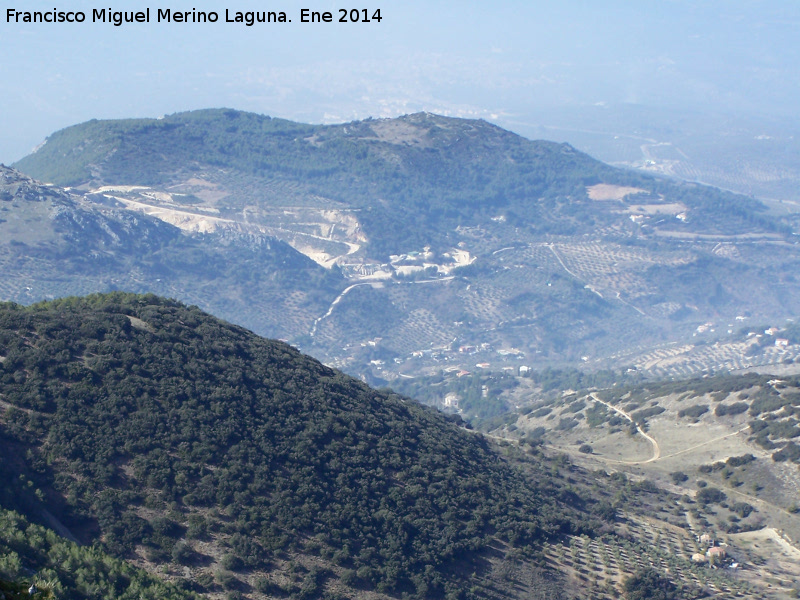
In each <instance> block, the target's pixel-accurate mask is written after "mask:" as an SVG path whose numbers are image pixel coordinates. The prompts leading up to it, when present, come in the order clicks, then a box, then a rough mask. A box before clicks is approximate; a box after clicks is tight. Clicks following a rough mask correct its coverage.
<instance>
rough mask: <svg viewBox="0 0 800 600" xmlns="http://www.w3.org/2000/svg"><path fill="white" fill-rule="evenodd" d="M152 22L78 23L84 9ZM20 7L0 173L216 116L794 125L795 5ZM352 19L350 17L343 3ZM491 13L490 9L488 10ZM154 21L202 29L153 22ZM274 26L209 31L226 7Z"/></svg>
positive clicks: (748, 0) (0, 48) (1, 74)
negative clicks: (44, 150)
mask: <svg viewBox="0 0 800 600" xmlns="http://www.w3.org/2000/svg"><path fill="white" fill-rule="evenodd" d="M109 4H111V6H110V8H111V9H112V10H128V11H130V10H144V9H145V8H147V7H149V8H150V9H151V23H149V24H141V23H136V24H123V25H122V26H121V27H115V26H114V25H112V24H108V23H105V24H104V23H92V22H90V21H91V14H92V9H94V8H97V9H100V8H106V9H108V8H109ZM109 4H105V5H103V4H101V3H94V2H86V1H83V0H71V1H67V2H65V3H61V1H60V0H59V1H56V2H53V1H50V0H48V1H47V2H40V1H38V0H36V1H32V0H27V1H25V2H18V3H17V4H16V5H15V4H13V3H9V2H6V3H4V4H3V5H0V7H1V8H2V13H1V14H0V56H1V57H2V61H0V81H2V88H1V89H2V93H0V125H1V126H2V131H3V134H2V136H0V162H5V163H10V162H13V161H14V160H17V159H19V158H21V157H22V156H24V155H25V154H27V153H28V152H29V151H30V150H31V149H32V148H33V147H34V146H35V145H36V144H38V143H40V142H41V141H43V140H44V138H45V137H46V136H47V135H48V134H50V133H52V132H53V131H55V130H58V129H60V128H62V127H66V126H68V125H72V124H75V123H79V122H82V121H85V120H88V119H92V118H98V119H105V118H120V117H155V116H159V115H162V114H168V113H173V112H178V111H183V110H190V109H195V108H208V107H221V106H226V107H231V108H237V109H243V110H251V111H255V112H259V113H263V114H269V115H273V116H281V117H286V118H291V119H297V120H303V121H308V122H336V121H343V120H351V119H356V118H364V117H367V116H374V117H382V116H395V115H398V114H404V113H408V112H415V111H418V110H428V111H432V112H440V113H445V114H451V115H457V116H476V117H481V118H486V119H489V120H493V121H495V122H497V123H498V124H500V125H503V124H507V125H508V124H511V123H514V122H519V121H524V120H525V118H526V117H527V116H528V115H531V114H534V113H536V111H537V110H541V109H545V108H550V107H557V106H581V105H589V104H597V103H608V104H618V103H623V102H624V103H636V104H642V105H645V106H654V107H667V108H679V109H695V110H704V109H707V108H713V109H714V110H721V111H724V112H730V113H732V114H747V113H761V114H765V115H773V116H775V115H777V116H781V115H785V116H797V114H798V98H800V67H798V65H800V41H799V40H800V2H798V1H797V0H771V1H761V0H651V1H650V2H639V1H634V0H624V1H620V0H611V1H605V0H591V1H589V0H562V1H561V2H558V3H556V2H552V1H551V0H548V1H546V2H544V1H542V2H530V1H528V2H511V1H506V2H502V1H501V2H494V3H491V4H490V3H488V2H481V3H478V2H463V1H462V2H445V1H436V0H428V1H417V0H408V1H403V2H397V1H389V0H379V2H377V3H375V4H369V3H367V4H365V3H363V2H362V3H360V4H359V5H358V6H369V7H370V12H372V11H373V10H374V9H376V8H380V10H381V16H382V18H383V19H382V21H381V22H380V23H378V22H372V23H348V24H345V23H338V22H334V23H322V24H302V23H300V22H299V20H300V9H301V8H308V9H310V10H315V11H325V10H329V11H332V12H333V13H334V16H335V17H337V18H338V15H339V13H338V9H339V8H349V7H350V6H351V5H348V4H347V3H346V2H338V1H337V2H330V1H321V0H308V1H307V2H301V3H298V2H294V1H291V0H284V1H281V0H278V1H275V2H269V3H265V2H253V1H249V0H242V1H241V2H237V0H218V1H217V0H195V1H194V2H189V3H181V2H180V1H179V2H172V1H171V2H166V1H164V2H161V1H160V0H154V1H153V2H130V1H127V2H117V3H113V4H112V3H109ZM20 5H22V6H24V10H28V11H34V10H40V11H41V10H44V11H52V10H53V8H56V9H57V10H62V11H84V12H86V13H87V22H85V23H83V24H68V23H57V24H47V23H44V24H41V23H37V24H22V23H19V24H16V23H8V22H7V16H8V14H7V10H8V9H9V8H11V9H14V8H17V9H20ZM352 6H355V5H352ZM490 6H491V8H489V7H490ZM159 8H161V9H164V8H171V9H173V10H174V9H176V8H177V9H179V10H192V9H193V8H194V9H197V10H198V11H200V10H204V11H216V12H218V13H219V15H220V22H218V23H216V24H196V23H185V24H180V23H171V24H166V23H160V24H159V23H156V22H155V13H156V11H157V10H158V9H159ZM226 9H229V10H230V11H231V14H233V12H235V11H237V10H238V11H247V10H273V11H284V12H286V14H287V16H288V18H290V19H292V23H290V24H257V25H254V26H252V27H246V26H244V25H240V24H233V23H224V22H222V21H224V19H225V10H226Z"/></svg>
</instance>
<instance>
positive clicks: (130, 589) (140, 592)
mask: <svg viewBox="0 0 800 600" xmlns="http://www.w3.org/2000/svg"><path fill="white" fill-rule="evenodd" d="M31 584H33V585H35V586H36V589H37V590H38V591H37V593H36V594H35V595H34V598H36V599H37V600H50V599H56V598H70V599H75V600H104V599H107V598H114V599H117V600H179V599H186V600H189V599H192V598H198V596H197V595H196V594H194V593H192V592H187V591H184V590H180V589H178V588H176V587H175V586H173V585H170V584H167V583H165V582H163V581H161V580H159V579H158V578H157V577H154V576H153V575H149V574H147V573H145V572H144V571H143V570H141V569H136V568H134V567H132V566H131V565H129V564H127V563H125V562H124V561H122V560H119V559H115V558H112V557H110V556H109V555H108V554H105V553H104V552H102V551H101V550H100V549H98V548H89V547H80V546H78V545H77V544H74V543H72V542H69V541H67V540H65V539H64V538H61V537H59V536H58V535H56V534H55V533H54V532H53V531H51V530H48V529H45V528H44V527H41V526H39V525H36V524H33V523H30V522H29V521H28V520H27V519H25V518H24V517H22V516H21V515H20V514H18V513H15V512H13V511H8V510H3V509H0V594H2V595H0V597H3V598H6V599H7V600H17V599H19V600H22V599H28V598H30V597H31V596H30V595H29V594H28V590H29V589H30V586H31Z"/></svg>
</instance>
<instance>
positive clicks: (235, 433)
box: [0, 293, 584, 597]
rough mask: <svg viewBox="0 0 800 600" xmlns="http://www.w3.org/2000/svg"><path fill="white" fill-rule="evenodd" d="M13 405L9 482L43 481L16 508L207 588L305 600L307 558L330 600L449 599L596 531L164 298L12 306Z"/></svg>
mask: <svg viewBox="0 0 800 600" xmlns="http://www.w3.org/2000/svg"><path fill="white" fill-rule="evenodd" d="M0 399H2V407H3V412H2V413H0V415H1V416H0V443H2V445H3V447H4V452H3V453H2V455H0V467H2V469H3V471H4V472H5V473H6V475H7V476H8V475H11V476H12V477H11V479H13V480H15V481H20V479H19V477H18V475H20V474H21V475H23V478H22V480H23V481H24V480H26V478H27V479H28V480H30V481H31V482H32V483H31V485H30V487H26V486H24V485H23V486H21V487H19V489H8V488H6V489H5V490H4V492H3V493H2V496H0V500H1V501H2V503H3V505H4V506H6V507H8V508H16V509H17V510H20V511H25V512H27V513H28V514H29V515H32V517H34V518H39V519H40V518H41V515H42V514H45V513H44V511H47V512H48V513H49V514H51V515H55V517H54V518H56V519H57V521H58V522H59V523H60V525H61V526H62V527H63V528H64V529H65V530H66V531H67V532H68V533H69V535H71V536H74V537H75V538H76V539H78V540H80V541H83V542H86V543H88V542H95V541H100V542H102V544H103V546H104V547H105V548H106V549H108V550H109V551H111V552H112V553H114V554H116V555H119V556H124V557H128V558H130V559H133V560H134V561H136V562H138V563H139V564H144V565H150V566H151V567H155V566H157V565H159V564H163V563H170V562H173V561H175V562H177V563H178V564H184V565H186V567H187V569H189V572H191V574H192V575H191V578H190V579H191V580H192V581H195V582H197V581H199V582H200V584H199V585H200V586H201V588H202V587H203V585H204V584H203V583H202V582H204V581H205V582H206V584H205V585H206V587H208V586H212V587H213V585H212V584H213V577H212V580H208V579H207V577H208V576H207V575H204V574H209V573H215V572H223V575H222V576H221V577H222V578H223V579H224V580H225V581H223V582H222V585H223V586H227V587H228V588H230V589H237V588H239V589H242V590H248V589H253V588H254V587H256V586H257V585H259V586H262V587H264V588H265V589H267V588H268V587H269V586H270V585H275V586H278V587H280V586H284V588H285V589H292V585H293V584H292V583H291V582H290V581H288V580H284V578H283V575H281V574H280V573H281V569H278V565H283V566H284V567H286V565H287V564H288V562H289V561H290V560H300V561H301V562H303V561H305V562H304V564H306V567H304V568H305V569H310V568H311V565H316V570H315V574H314V575H313V577H310V578H309V579H308V580H307V581H305V582H304V583H303V585H308V586H312V585H313V586H317V587H316V588H315V589H317V590H318V591H321V590H322V589H323V588H326V587H327V586H328V585H329V584H326V583H325V582H326V581H327V580H329V579H330V580H331V581H330V586H333V587H332V588H331V589H335V588H336V589H338V587H337V586H341V585H345V586H348V585H349V586H356V587H359V586H366V587H374V588H376V589H377V590H379V591H384V592H395V593H399V592H402V591H407V592H413V593H415V594H417V595H419V596H420V597H424V596H427V595H429V594H434V595H436V594H440V593H442V594H443V593H445V592H451V591H454V590H458V589H461V588H462V587H463V586H464V585H466V582H467V581H470V577H471V574H473V573H477V574H478V575H475V577H477V579H474V580H472V585H476V586H479V587H480V585H482V584H481V578H480V577H479V575H480V574H481V573H484V574H486V573H490V572H491V563H490V562H489V559H490V558H491V556H492V554H491V553H490V548H494V550H492V552H493V553H495V554H496V552H497V548H500V547H504V546H505V545H509V546H510V547H516V548H518V549H519V550H520V551H522V552H523V553H528V554H530V555H531V556H532V553H533V551H534V550H535V548H536V547H537V545H538V544H539V543H541V542H542V541H544V540H545V539H549V538H551V537H552V536H554V535H557V534H562V533H568V532H571V531H577V530H581V528H582V527H584V525H582V524H581V523H582V522H583V518H582V517H580V516H579V514H578V513H576V512H574V511H573V510H571V509H567V508H566V507H565V506H564V505H563V504H562V502H561V500H559V498H560V494H561V492H560V491H559V489H560V484H557V483H556V482H555V480H553V479H552V478H551V477H549V476H547V475H544V474H543V475H542V477H541V479H540V480H539V481H538V482H533V481H532V480H530V479H527V478H524V477H522V476H521V475H520V474H519V473H518V472H516V471H515V470H514V469H512V468H510V467H509V466H508V465H506V464H505V463H504V461H503V460H501V459H500V458H499V457H498V456H497V455H496V454H495V453H494V452H493V451H492V450H491V449H490V448H489V447H488V446H487V444H486V443H485V441H483V439H482V438H481V437H480V436H478V435H476V434H473V433H472V432H470V431H467V430H465V429H463V428H461V427H458V426H457V425H456V424H455V423H453V422H451V421H449V420H448V419H446V418H445V417H444V416H443V415H441V414H438V413H436V412H434V411H432V410H430V409H427V408H425V407H423V406H421V405H418V404H417V403H415V402H413V401H410V400H407V399H404V398H401V397H399V396H396V395H394V394H392V393H389V392H379V391H375V390H372V389H370V388H369V387H367V386H366V385H364V384H362V383H360V382H358V381H356V380H354V379H352V378H349V377H347V376H345V375H343V374H341V373H338V372H336V371H334V370H332V369H329V368H327V367H325V366H323V365H321V364H320V363H318V362H316V361H314V360H313V359H310V358H308V357H306V356H303V355H301V354H300V353H299V352H297V351H296V350H295V349H293V348H292V347H290V346H288V345H286V344H283V343H280V342H275V341H270V340H266V339H263V338H259V337H257V336H255V335H253V334H252V333H250V332H248V331H246V330H244V329H241V328H239V327H235V326H231V325H229V324H227V323H224V322H222V321H219V320H217V319H214V318H212V317H210V316H208V315H206V314H204V313H202V312H201V311H200V310H198V309H197V308H192V307H187V306H184V305H182V304H179V303H177V302H174V301H170V300H164V299H161V298H157V297H155V296H137V295H132V294H121V293H115V294H110V295H95V296H89V297H87V298H68V299H64V300H59V301H54V302H48V303H42V304H36V305H33V306H31V307H28V308H23V307H21V306H19V305H14V304H4V305H2V306H0ZM34 491H35V493H34ZM498 545H499V546H498ZM501 555H502V553H501ZM303 556H306V557H310V558H306V559H302V557H303ZM292 557H294V558H292ZM298 557H300V558H298ZM315 557H316V558H315ZM482 564H483V566H481V565H482ZM465 565H472V566H471V567H469V568H466V567H465ZM286 568H288V567H286ZM276 569H277V570H278V572H277V573H274V574H272V575H270V573H272V571H273V570H276ZM225 573H227V575H225ZM270 581H271V582H272V583H270ZM275 589H277V588H275ZM437 590H438V591H437ZM307 597H318V596H317V595H316V594H311V595H310V596H307Z"/></svg>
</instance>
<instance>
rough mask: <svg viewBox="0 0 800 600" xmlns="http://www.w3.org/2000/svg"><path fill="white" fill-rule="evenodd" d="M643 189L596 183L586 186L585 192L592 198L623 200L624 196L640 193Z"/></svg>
mask: <svg viewBox="0 0 800 600" xmlns="http://www.w3.org/2000/svg"><path fill="white" fill-rule="evenodd" d="M645 191H646V190H643V189H641V188H635V187H625V186H621V185H611V184H609V183H598V184H596V185H591V186H589V187H587V188H586V193H587V194H589V198H590V199H592V200H624V199H625V197H626V196H630V195H631V194H640V193H642V192H645Z"/></svg>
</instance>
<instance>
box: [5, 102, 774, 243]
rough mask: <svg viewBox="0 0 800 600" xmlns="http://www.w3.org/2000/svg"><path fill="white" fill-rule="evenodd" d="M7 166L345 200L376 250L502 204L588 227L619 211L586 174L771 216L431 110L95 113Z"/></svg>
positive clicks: (705, 220)
mask: <svg viewBox="0 0 800 600" xmlns="http://www.w3.org/2000/svg"><path fill="white" fill-rule="evenodd" d="M15 166H16V167H17V168H19V169H20V170H22V171H23V172H26V173H29V174H31V175H33V176H34V177H37V178H38V179H41V180H43V181H49V182H52V183H56V184H59V185H70V186H79V185H81V186H83V185H85V186H87V187H90V188H97V187H98V186H101V185H112V184H113V185H145V186H151V187H153V188H157V189H160V190H162V191H163V190H167V189H174V188H175V187H176V186H181V185H184V186H185V185H189V183H190V182H195V183H196V182H197V181H198V178H199V179H202V180H203V181H205V182H206V183H208V182H213V184H214V185H216V186H219V187H218V188H217V189H218V190H224V192H225V193H226V194H227V196H226V197H225V200H224V202H223V203H222V204H221V205H219V208H220V209H223V210H230V211H233V212H235V211H236V210H239V211H241V210H243V209H245V208H246V209H248V210H249V211H250V212H251V213H254V212H255V211H253V207H258V208H261V209H264V208H265V207H280V206H286V205H287V204H289V205H292V206H300V205H305V206H327V207H328V208H330V207H331V206H333V207H338V208H345V209H348V210H355V211H357V214H358V220H359V223H360V224H361V225H362V226H363V231H364V233H365V234H366V237H367V238H368V240H369V247H370V250H371V252H372V255H373V256H376V257H388V256H389V255H390V254H399V253H402V252H408V251H409V250H413V249H421V248H422V247H423V246H428V245H430V246H433V247H434V248H437V247H438V248H447V247H452V246H453V245H455V244H456V243H458V241H459V239H460V238H459V236H457V235H455V234H454V231H455V230H456V228H458V227H471V226H483V225H486V224H487V223H490V219H492V218H500V217H502V218H504V219H507V220H508V221H509V222H512V223H513V224H515V225H516V226H520V227H523V228H524V229H525V230H527V229H530V231H531V233H534V234H538V235H540V234H543V233H555V234H563V233H567V234H575V233H578V234H580V233H589V232H594V231H595V230H596V229H597V228H598V227H603V226H606V225H609V224H611V223H616V222H617V221H619V218H618V217H619V215H617V214H615V213H614V212H613V211H612V212H609V211H608V209H607V207H606V206H604V205H598V204H597V203H596V202H593V201H592V200H590V199H589V197H588V196H587V187H589V186H593V185H596V184H606V185H617V186H632V187H633V188H635V190H634V191H635V192H638V193H640V194H642V198H645V199H647V201H648V202H653V201H658V202H663V203H667V204H670V203H672V204H676V203H681V204H682V205H684V206H685V207H686V208H687V209H690V210H692V211H693V212H692V215H693V220H692V222H693V223H694V227H696V228H699V229H698V230H703V231H708V230H717V229H719V230H720V231H722V232H724V233H728V234H730V233H738V232H740V231H750V230H752V229H753V228H755V229H756V230H764V229H765V228H766V229H769V230H772V229H775V228H780V225H779V224H778V223H777V222H774V221H773V220H771V219H767V218H764V217H763V215H762V211H763V208H764V207H763V206H762V205H761V204H760V203H758V202H756V201H753V200H750V199H747V198H744V197H741V196H736V195H734V194H730V193H726V192H720V191H719V190H714V189H713V188H706V187H700V186H694V185H686V184H678V183H675V182H669V181H666V180H659V179H655V178H653V177H648V176H646V175H642V174H637V173H632V172H627V171H622V170H620V169H615V168H612V167H610V166H608V165H605V164H603V163H601V162H599V161H597V160H594V159H592V158H591V157H589V156H587V155H585V154H583V153H581V152H578V151H576V150H575V149H574V148H572V147H571V146H569V145H567V144H557V143H553V142H548V141H531V140H527V139H525V138H523V137H521V136H518V135H516V134H513V133H511V132H509V131H505V130H503V129H501V128H499V127H497V126H495V125H492V124H490V123H487V122H485V121H476V120H466V119H454V118H447V117H442V116H438V115H432V114H429V113H417V114H412V115H406V116H403V117H399V118H396V119H380V120H366V121H358V122H353V123H347V124H342V125H308V124H302V123H294V122H291V121H286V120H283V119H273V118H270V117H267V116H262V115H257V114H253V113H245V112H240V111H235V110H224V109H213V110H200V111H192V112H186V113H177V114H174V115H168V116H166V117H164V118H161V119H127V120H116V121H98V120H92V121H89V122H86V123H82V124H80V125H75V126H72V127H69V128H66V129H64V130H61V131H58V132H56V133H54V134H53V135H52V136H50V137H49V138H48V140H47V142H46V143H45V144H44V145H43V146H41V147H40V148H39V149H38V150H37V151H36V152H35V153H33V154H31V155H29V156H27V157H25V158H24V159H22V160H21V161H19V162H18V163H16V165H15ZM188 200H191V199H188ZM326 203H327V204H326ZM215 206H216V204H215ZM723 214H724V218H721V217H722V216H723Z"/></svg>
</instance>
